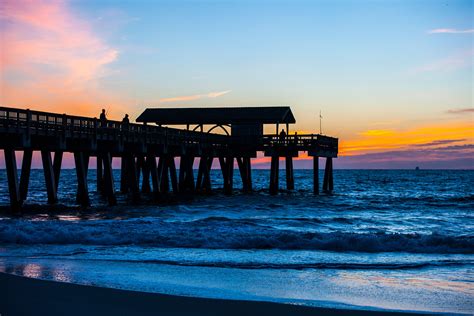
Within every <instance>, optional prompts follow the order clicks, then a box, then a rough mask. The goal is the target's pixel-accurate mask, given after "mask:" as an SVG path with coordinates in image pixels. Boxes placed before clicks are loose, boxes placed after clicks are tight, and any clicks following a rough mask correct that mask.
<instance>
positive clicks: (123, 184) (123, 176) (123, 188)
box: [120, 154, 128, 193]
mask: <svg viewBox="0 0 474 316" xmlns="http://www.w3.org/2000/svg"><path fill="white" fill-rule="evenodd" d="M127 159H128V156H127V155H125V154H124V155H123V156H122V157H121V159H120V160H121V162H120V192H122V193H127V192H128V185H127V178H128V175H127V167H128V162H127Z"/></svg>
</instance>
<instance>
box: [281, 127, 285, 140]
mask: <svg viewBox="0 0 474 316" xmlns="http://www.w3.org/2000/svg"><path fill="white" fill-rule="evenodd" d="M285 138H286V132H285V130H284V129H283V128H282V129H281V132H280V143H284V142H285Z"/></svg>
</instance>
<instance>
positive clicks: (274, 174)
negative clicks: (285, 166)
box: [270, 155, 280, 195]
mask: <svg viewBox="0 0 474 316" xmlns="http://www.w3.org/2000/svg"><path fill="white" fill-rule="evenodd" d="M279 169H280V159H279V157H278V155H273V156H272V162H271V167H270V194H271V195H276V194H277V193H278V185H279V183H278V182H279V179H278V172H279Z"/></svg>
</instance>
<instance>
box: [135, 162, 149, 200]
mask: <svg viewBox="0 0 474 316" xmlns="http://www.w3.org/2000/svg"><path fill="white" fill-rule="evenodd" d="M137 162H138V161H137ZM140 163H141V167H140V169H141V171H142V176H143V178H142V192H143V193H150V192H151V187H150V168H149V166H148V162H147V160H146V159H145V157H142V158H141V160H140Z"/></svg>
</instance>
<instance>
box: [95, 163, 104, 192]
mask: <svg viewBox="0 0 474 316" xmlns="http://www.w3.org/2000/svg"><path fill="white" fill-rule="evenodd" d="M96 172H97V192H100V193H101V194H103V195H104V194H105V190H104V171H103V163H102V156H101V154H97V169H96Z"/></svg>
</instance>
